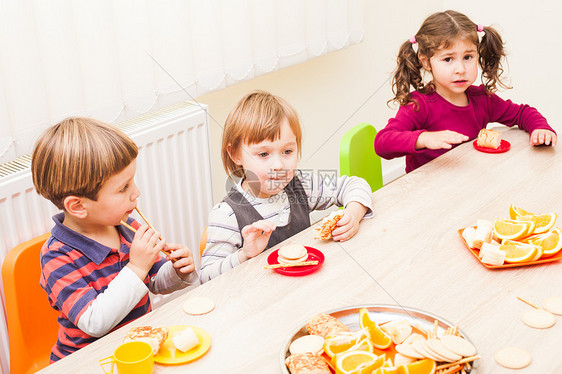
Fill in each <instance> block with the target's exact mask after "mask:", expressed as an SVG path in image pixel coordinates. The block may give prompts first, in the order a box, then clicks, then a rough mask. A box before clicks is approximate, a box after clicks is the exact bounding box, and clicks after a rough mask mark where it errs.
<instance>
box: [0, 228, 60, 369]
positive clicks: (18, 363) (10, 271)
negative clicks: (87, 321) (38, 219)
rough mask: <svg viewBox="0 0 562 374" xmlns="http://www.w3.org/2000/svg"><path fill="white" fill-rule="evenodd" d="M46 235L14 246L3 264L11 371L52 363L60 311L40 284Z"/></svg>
mask: <svg viewBox="0 0 562 374" xmlns="http://www.w3.org/2000/svg"><path fill="white" fill-rule="evenodd" d="M49 236H50V234H49V233H47V234H44V235H41V236H38V237H36V238H34V239H31V240H29V241H27V242H25V243H22V244H20V245H18V246H16V247H14V248H12V249H11V250H10V251H9V252H8V254H7V255H6V258H5V259H4V262H3V264H2V280H3V285H4V296H5V300H6V316H7V320H8V336H9V342H10V373H12V374H20V373H21V374H24V373H25V374H27V373H35V372H36V371H38V370H40V369H42V368H44V367H46V366H47V365H49V358H50V355H51V348H52V347H53V346H54V345H55V343H56V341H57V333H58V329H59V325H58V322H57V317H58V315H59V312H57V311H56V310H54V309H53V308H51V306H50V305H49V302H48V299H47V294H46V293H45V290H43V288H42V287H41V285H40V284H39V279H40V277H41V262H40V253H41V247H42V246H43V244H44V243H45V241H46V240H47V239H48V238H49Z"/></svg>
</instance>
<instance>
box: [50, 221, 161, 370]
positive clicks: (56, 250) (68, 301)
mask: <svg viewBox="0 0 562 374" xmlns="http://www.w3.org/2000/svg"><path fill="white" fill-rule="evenodd" d="M53 220H54V221H55V226H54V227H53V229H52V230H51V237H50V238H49V239H48V240H47V241H46V242H45V245H44V246H43V248H42V250H41V269H42V271H41V280H40V283H41V287H43V289H45V291H46V292H47V295H48V297H49V303H50V304H51V306H52V307H53V308H54V309H56V310H58V311H60V315H59V317H58V322H59V325H60V327H59V332H58V339H57V342H56V344H55V346H54V347H53V349H52V351H51V362H54V361H57V360H59V359H61V358H63V357H65V356H67V355H69V354H70V353H72V352H74V351H77V350H78V349H80V348H82V347H84V346H86V345H88V344H90V343H92V342H93V341H95V340H96V339H98V338H97V337H93V336H90V335H88V334H86V333H85V332H84V331H82V330H80V329H79V328H78V327H77V324H78V320H79V319H80V317H81V316H82V314H83V313H84V311H86V310H87V309H88V307H89V306H90V304H91V303H92V302H93V301H94V300H95V299H96V297H97V296H98V295H99V294H101V293H103V292H104V290H105V289H106V288H107V286H108V285H109V283H110V282H111V281H112V280H113V279H114V278H115V277H116V276H117V274H119V272H120V271H121V270H122V269H123V268H124V267H125V266H126V265H127V264H128V262H129V249H130V247H131V242H132V241H133V237H134V233H132V232H131V231H129V230H128V229H126V228H124V227H122V226H117V229H118V231H119V235H120V237H121V247H120V248H118V249H117V248H109V247H106V246H104V245H102V244H100V243H98V242H96V241H94V240H92V239H90V238H87V237H85V236H83V235H81V234H79V233H77V232H75V231H73V230H71V229H70V228H68V227H66V226H64V225H63V224H62V222H63V220H64V213H59V214H57V215H55V216H53ZM128 223H129V224H130V225H131V226H133V227H135V228H138V227H139V226H140V224H139V223H138V222H136V221H135V220H133V219H132V218H129V219H128ZM165 262H166V260H165V259H164V258H162V257H161V256H160V255H159V256H158V258H157V260H156V261H155V263H154V265H153V266H152V268H151V269H150V271H149V273H148V275H147V277H146V278H145V279H144V283H145V284H146V286H147V287H148V285H149V282H150V279H151V278H152V277H153V276H155V275H156V273H157V272H158V270H159V269H160V267H161V266H162V265H163V264H164V263H165ZM150 310H151V306H150V299H149V296H148V292H147V293H146V295H145V296H144V297H143V298H142V299H141V301H140V302H139V303H138V304H137V305H136V306H135V307H134V308H133V309H132V310H131V311H130V313H129V314H128V315H127V316H126V317H125V318H124V319H123V320H122V321H121V322H120V323H119V324H118V325H117V326H116V327H115V328H114V329H117V328H119V327H121V326H123V325H125V324H127V323H129V322H131V321H133V320H135V319H137V318H139V317H141V316H143V315H144V314H146V313H148V312H150Z"/></svg>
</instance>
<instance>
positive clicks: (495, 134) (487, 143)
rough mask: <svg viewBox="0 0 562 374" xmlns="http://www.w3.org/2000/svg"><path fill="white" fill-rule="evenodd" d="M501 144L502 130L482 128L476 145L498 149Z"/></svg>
mask: <svg viewBox="0 0 562 374" xmlns="http://www.w3.org/2000/svg"><path fill="white" fill-rule="evenodd" d="M500 144H501V132H499V131H496V130H488V129H482V130H480V132H479V133H478V138H477V140H476V145H477V146H479V147H484V148H493V149H498V148H499V146H500Z"/></svg>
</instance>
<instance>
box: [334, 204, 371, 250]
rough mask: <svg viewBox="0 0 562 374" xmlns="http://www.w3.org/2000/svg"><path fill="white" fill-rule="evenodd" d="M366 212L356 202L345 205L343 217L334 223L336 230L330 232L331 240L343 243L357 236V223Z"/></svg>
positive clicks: (365, 209) (364, 208)
mask: <svg viewBox="0 0 562 374" xmlns="http://www.w3.org/2000/svg"><path fill="white" fill-rule="evenodd" d="M366 212H367V208H366V207H364V206H363V205H361V204H359V203H358V202H355V201H352V202H351V203H349V204H347V206H346V207H345V209H344V211H343V217H342V218H341V219H340V220H339V221H338V222H337V223H336V226H337V227H336V229H335V230H334V231H332V238H333V239H334V240H335V241H337V242H345V241H346V240H349V239H351V238H353V236H355V234H357V231H359V223H360V222H361V220H362V219H363V216H364V215H365V213H366Z"/></svg>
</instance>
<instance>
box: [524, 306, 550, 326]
mask: <svg viewBox="0 0 562 374" xmlns="http://www.w3.org/2000/svg"><path fill="white" fill-rule="evenodd" d="M521 321H523V323H524V324H526V325H527V326H530V327H533V328H535V329H547V328H549V327H552V326H554V324H555V323H556V319H555V318H554V315H553V314H552V313H550V312H549V311H546V310H544V309H529V310H527V311H526V312H525V313H523V315H522V316H521Z"/></svg>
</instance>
